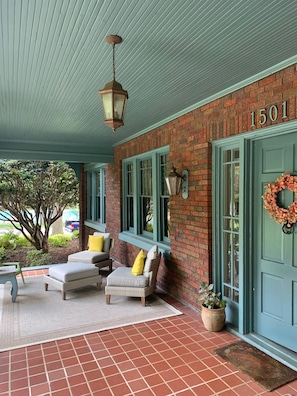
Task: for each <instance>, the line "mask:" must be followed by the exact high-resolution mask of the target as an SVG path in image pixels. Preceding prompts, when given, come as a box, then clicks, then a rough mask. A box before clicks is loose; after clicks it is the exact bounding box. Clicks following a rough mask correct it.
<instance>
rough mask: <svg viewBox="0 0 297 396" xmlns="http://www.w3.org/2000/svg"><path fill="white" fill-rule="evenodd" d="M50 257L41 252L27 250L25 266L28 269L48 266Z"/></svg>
mask: <svg viewBox="0 0 297 396" xmlns="http://www.w3.org/2000/svg"><path fill="white" fill-rule="evenodd" d="M49 259H50V255H49V254H48V253H43V252H42V250H33V249H32V250H29V251H28V252H27V254H26V265H27V266H28V267H38V266H41V265H45V264H49V262H48V261H49Z"/></svg>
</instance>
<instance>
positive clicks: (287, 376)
mask: <svg viewBox="0 0 297 396" xmlns="http://www.w3.org/2000/svg"><path fill="white" fill-rule="evenodd" d="M214 352H215V353H216V354H217V355H219V356H220V357H221V358H223V359H225V360H226V361H227V362H229V363H231V364H232V365H233V366H235V367H236V368H237V369H238V370H239V371H241V372H243V373H244V374H246V375H248V376H249V377H250V378H251V379H252V380H253V381H255V382H257V383H258V384H259V385H261V386H263V388H265V389H266V390H267V391H269V392H271V391H273V390H274V389H277V388H279V387H281V386H283V385H286V384H288V383H289V382H291V381H294V380H296V379H297V372H296V371H294V370H292V369H290V368H289V367H287V366H285V365H283V364H282V363H280V362H278V361H277V360H275V359H273V358H272V357H270V356H268V355H266V354H265V353H264V352H261V351H260V350H259V349H257V348H255V347H253V346H252V345H250V344H248V343H247V342H245V341H239V342H236V343H234V344H231V345H226V346H224V347H222V348H219V349H216V350H215V351H214Z"/></svg>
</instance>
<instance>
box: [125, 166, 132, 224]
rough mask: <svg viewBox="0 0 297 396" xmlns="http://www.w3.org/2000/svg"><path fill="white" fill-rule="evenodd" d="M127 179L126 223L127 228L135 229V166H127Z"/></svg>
mask: <svg viewBox="0 0 297 396" xmlns="http://www.w3.org/2000/svg"><path fill="white" fill-rule="evenodd" d="M126 171H127V173H126V177H127V197H126V206H127V207H126V222H127V228H128V229H132V228H134V196H133V194H134V189H133V164H132V163H128V164H127V166H126Z"/></svg>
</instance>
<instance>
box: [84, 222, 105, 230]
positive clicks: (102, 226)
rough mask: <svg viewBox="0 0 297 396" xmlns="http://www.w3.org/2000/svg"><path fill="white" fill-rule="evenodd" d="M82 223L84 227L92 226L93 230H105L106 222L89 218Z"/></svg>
mask: <svg viewBox="0 0 297 396" xmlns="http://www.w3.org/2000/svg"><path fill="white" fill-rule="evenodd" d="M84 225H85V226H86V227H90V228H93V229H94V230H97V231H100V232H105V230H106V224H105V223H99V222H96V221H91V220H86V221H85V222H84Z"/></svg>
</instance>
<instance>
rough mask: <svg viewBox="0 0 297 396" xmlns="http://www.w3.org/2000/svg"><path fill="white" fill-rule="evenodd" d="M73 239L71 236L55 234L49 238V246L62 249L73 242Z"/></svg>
mask: <svg viewBox="0 0 297 396" xmlns="http://www.w3.org/2000/svg"><path fill="white" fill-rule="evenodd" d="M71 239H72V237H71V236H70V235H64V234H55V235H51V236H49V238H48V243H49V245H52V246H55V247H62V246H66V245H67V242H69V241H71Z"/></svg>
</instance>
